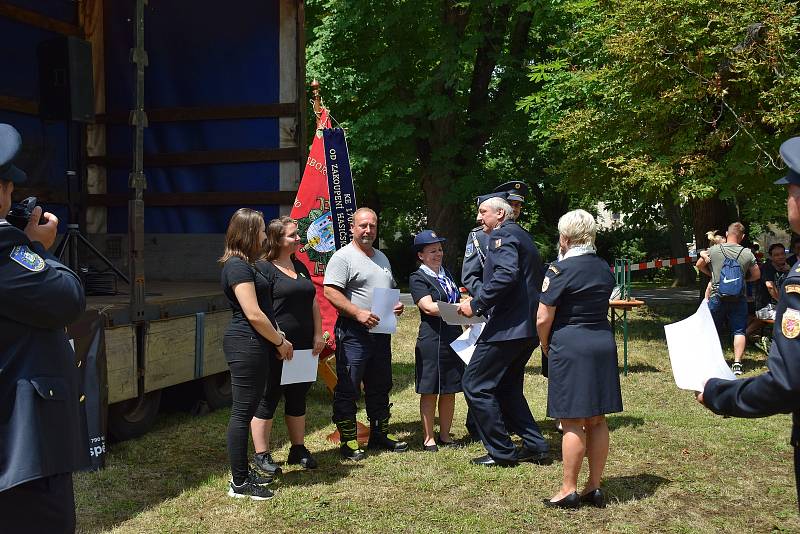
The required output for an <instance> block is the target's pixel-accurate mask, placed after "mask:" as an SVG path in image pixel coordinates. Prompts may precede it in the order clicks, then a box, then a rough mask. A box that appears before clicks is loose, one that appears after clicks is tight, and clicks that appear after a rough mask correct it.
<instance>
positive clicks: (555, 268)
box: [547, 263, 561, 276]
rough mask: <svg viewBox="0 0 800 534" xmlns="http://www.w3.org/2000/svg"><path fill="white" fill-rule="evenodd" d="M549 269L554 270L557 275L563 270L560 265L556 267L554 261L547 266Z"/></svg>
mask: <svg viewBox="0 0 800 534" xmlns="http://www.w3.org/2000/svg"><path fill="white" fill-rule="evenodd" d="M547 270H548V271H552V272H553V274H555V275H556V276H558V275H559V274H561V270H560V269H559V268H558V267H556V266H555V265H553V264H552V263H551V264H550V267H548V268H547Z"/></svg>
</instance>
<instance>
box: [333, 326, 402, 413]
mask: <svg viewBox="0 0 800 534" xmlns="http://www.w3.org/2000/svg"><path fill="white" fill-rule="evenodd" d="M336 378H337V382H336V388H334V390H333V422H334V423H335V422H337V421H352V420H354V419H355V418H356V411H357V407H356V403H357V402H358V399H359V397H360V396H361V383H362V382H363V383H364V403H365V404H366V408H367V417H368V418H369V420H370V421H379V420H381V419H386V418H387V417H389V391H391V389H392V336H390V335H389V334H370V333H369V331H368V330H367V329H366V328H364V327H363V326H361V324H359V323H358V322H356V321H354V320H352V319H348V318H345V317H339V319H338V320H337V321H336Z"/></svg>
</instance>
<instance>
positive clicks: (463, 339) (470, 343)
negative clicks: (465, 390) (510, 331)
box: [450, 323, 486, 365]
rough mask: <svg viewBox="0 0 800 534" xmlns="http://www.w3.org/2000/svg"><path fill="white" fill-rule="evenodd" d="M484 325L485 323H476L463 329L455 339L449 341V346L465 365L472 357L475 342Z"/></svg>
mask: <svg viewBox="0 0 800 534" xmlns="http://www.w3.org/2000/svg"><path fill="white" fill-rule="evenodd" d="M484 326H486V323H476V324H474V325H472V326H470V327H469V329H467V330H465V331H464V333H463V334H461V335H460V336H458V337H457V338H456V340H455V341H453V342H452V343H450V347H451V348H452V349H453V350H454V351H455V353H456V354H458V357H459V358H461V359H462V360H464V363H465V364H467V365H469V362H470V360H471V359H472V353H473V352H475V343H477V342H478V338H479V337H480V335H481V332H483V327H484Z"/></svg>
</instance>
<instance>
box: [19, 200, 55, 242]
mask: <svg viewBox="0 0 800 534" xmlns="http://www.w3.org/2000/svg"><path fill="white" fill-rule="evenodd" d="M42 217H44V219H45V220H46V221H47V223H46V224H39V219H41V218H42ZM57 231H58V217H56V216H55V215H53V214H52V213H44V214H42V207H41V206H36V207H35V208H33V212H32V213H31V219H30V220H29V221H28V224H27V225H26V226H25V235H27V236H28V239H30V240H31V241H38V242H39V243H41V244H42V245H43V246H44V248H45V249H49V248H50V247H52V246H53V243H55V242H56V232H57Z"/></svg>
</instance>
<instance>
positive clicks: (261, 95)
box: [0, 0, 279, 233]
mask: <svg viewBox="0 0 800 534" xmlns="http://www.w3.org/2000/svg"><path fill="white" fill-rule="evenodd" d="M9 3H12V4H15V5H18V6H20V7H23V8H25V9H29V10H31V11H36V12H39V13H42V14H45V15H47V16H49V17H52V18H56V19H59V20H63V21H65V22H70V23H73V24H76V23H77V16H76V9H77V8H76V6H77V4H76V2H73V1H71V0H70V1H67V0H15V1H12V2H9ZM134 9H135V2H133V1H131V2H116V1H111V0H109V1H106V2H105V5H104V10H105V41H106V46H105V70H106V88H105V89H106V110H107V112H108V113H114V112H123V113H127V112H128V111H129V110H130V109H132V107H133V102H134V94H135V93H134V89H135V75H134V70H133V66H132V64H131V63H130V49H131V48H132V47H133V44H134V34H133V14H134ZM145 36H146V37H145V47H146V49H147V51H148V55H149V66H148V68H147V69H146V71H145V76H146V78H145V109H146V110H147V109H153V108H170V107H204V106H209V107H217V106H237V105H258V104H272V103H277V102H279V71H278V68H279V4H278V1H277V0H272V1H259V2H253V1H252V0H228V1H226V2H225V3H224V7H223V6H221V5H220V3H219V2H218V1H215V0H173V1H170V2H150V3H149V5H148V6H147V7H146V19H145ZM54 37H57V35H56V34H54V33H51V32H48V31H44V30H41V29H38V28H35V27H32V26H28V25H25V24H22V23H19V22H15V21H12V20H7V19H3V18H0V47H2V49H3V50H14V52H15V53H13V54H0V72H3V73H5V74H4V76H2V77H1V78H0V94H2V95H7V96H15V97H19V98H23V99H27V100H38V65H37V59H36V46H37V45H38V43H39V42H41V41H43V40H46V39H51V38H54ZM0 121H3V122H9V123H12V124H14V125H15V126H17V128H19V129H20V131H21V133H22V135H23V138H24V142H25V145H26V154H24V157H23V159H22V160H21V161H20V166H22V167H23V168H25V170H26V171H28V172H29V173H30V174H31V176H32V184H31V185H43V184H46V185H47V186H48V187H53V188H55V189H61V190H65V185H64V171H65V166H66V154H67V148H66V128H65V125H64V124H63V123H57V122H47V123H45V122H43V121H40V120H39V119H38V118H36V117H32V116H29V115H24V114H18V113H10V112H2V111H0ZM278 147H279V130H278V119H248V120H218V121H187V122H172V123H151V124H150V127H149V128H147V129H146V130H145V154H157V153H180V152H187V151H204V150H240V149H255V148H261V149H269V148H278ZM132 148H133V141H132V129H131V127H130V126H127V125H109V126H108V127H107V153H108V155H112V156H123V157H124V158H126V159H127V158H130V159H131V161H132ZM278 169H279V164H278V162H277V161H276V162H264V163H244V164H226V165H207V166H188V167H168V168H145V175H146V177H147V192H169V193H181V192H218V191H240V192H247V191H276V190H278V189H279V171H278ZM129 172H130V167H125V168H109V169H108V192H109V193H125V192H127V191H128V190H129V189H128V174H129ZM37 182H38V183H37ZM239 207H241V206H210V207H204V206H198V207H174V208H173V207H147V206H146V207H145V231H146V232H153V233H221V232H224V231H225V228H226V226H227V223H228V219H229V218H230V215H231V214H232V213H233V211H234V210H235V209H237V208H239ZM249 207H254V208H257V209H261V210H263V211H264V213H265V215H266V217H267V218H271V217H275V216H277V213H278V207H277V206H274V205H273V206H249ZM57 214H59V213H58V211H57ZM59 216H60V217H61V218H62V219H65V218H66V215H65V214H63V210H62V213H61V214H59ZM126 231H127V208H110V209H109V210H108V232H109V233H123V232H126Z"/></svg>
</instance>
